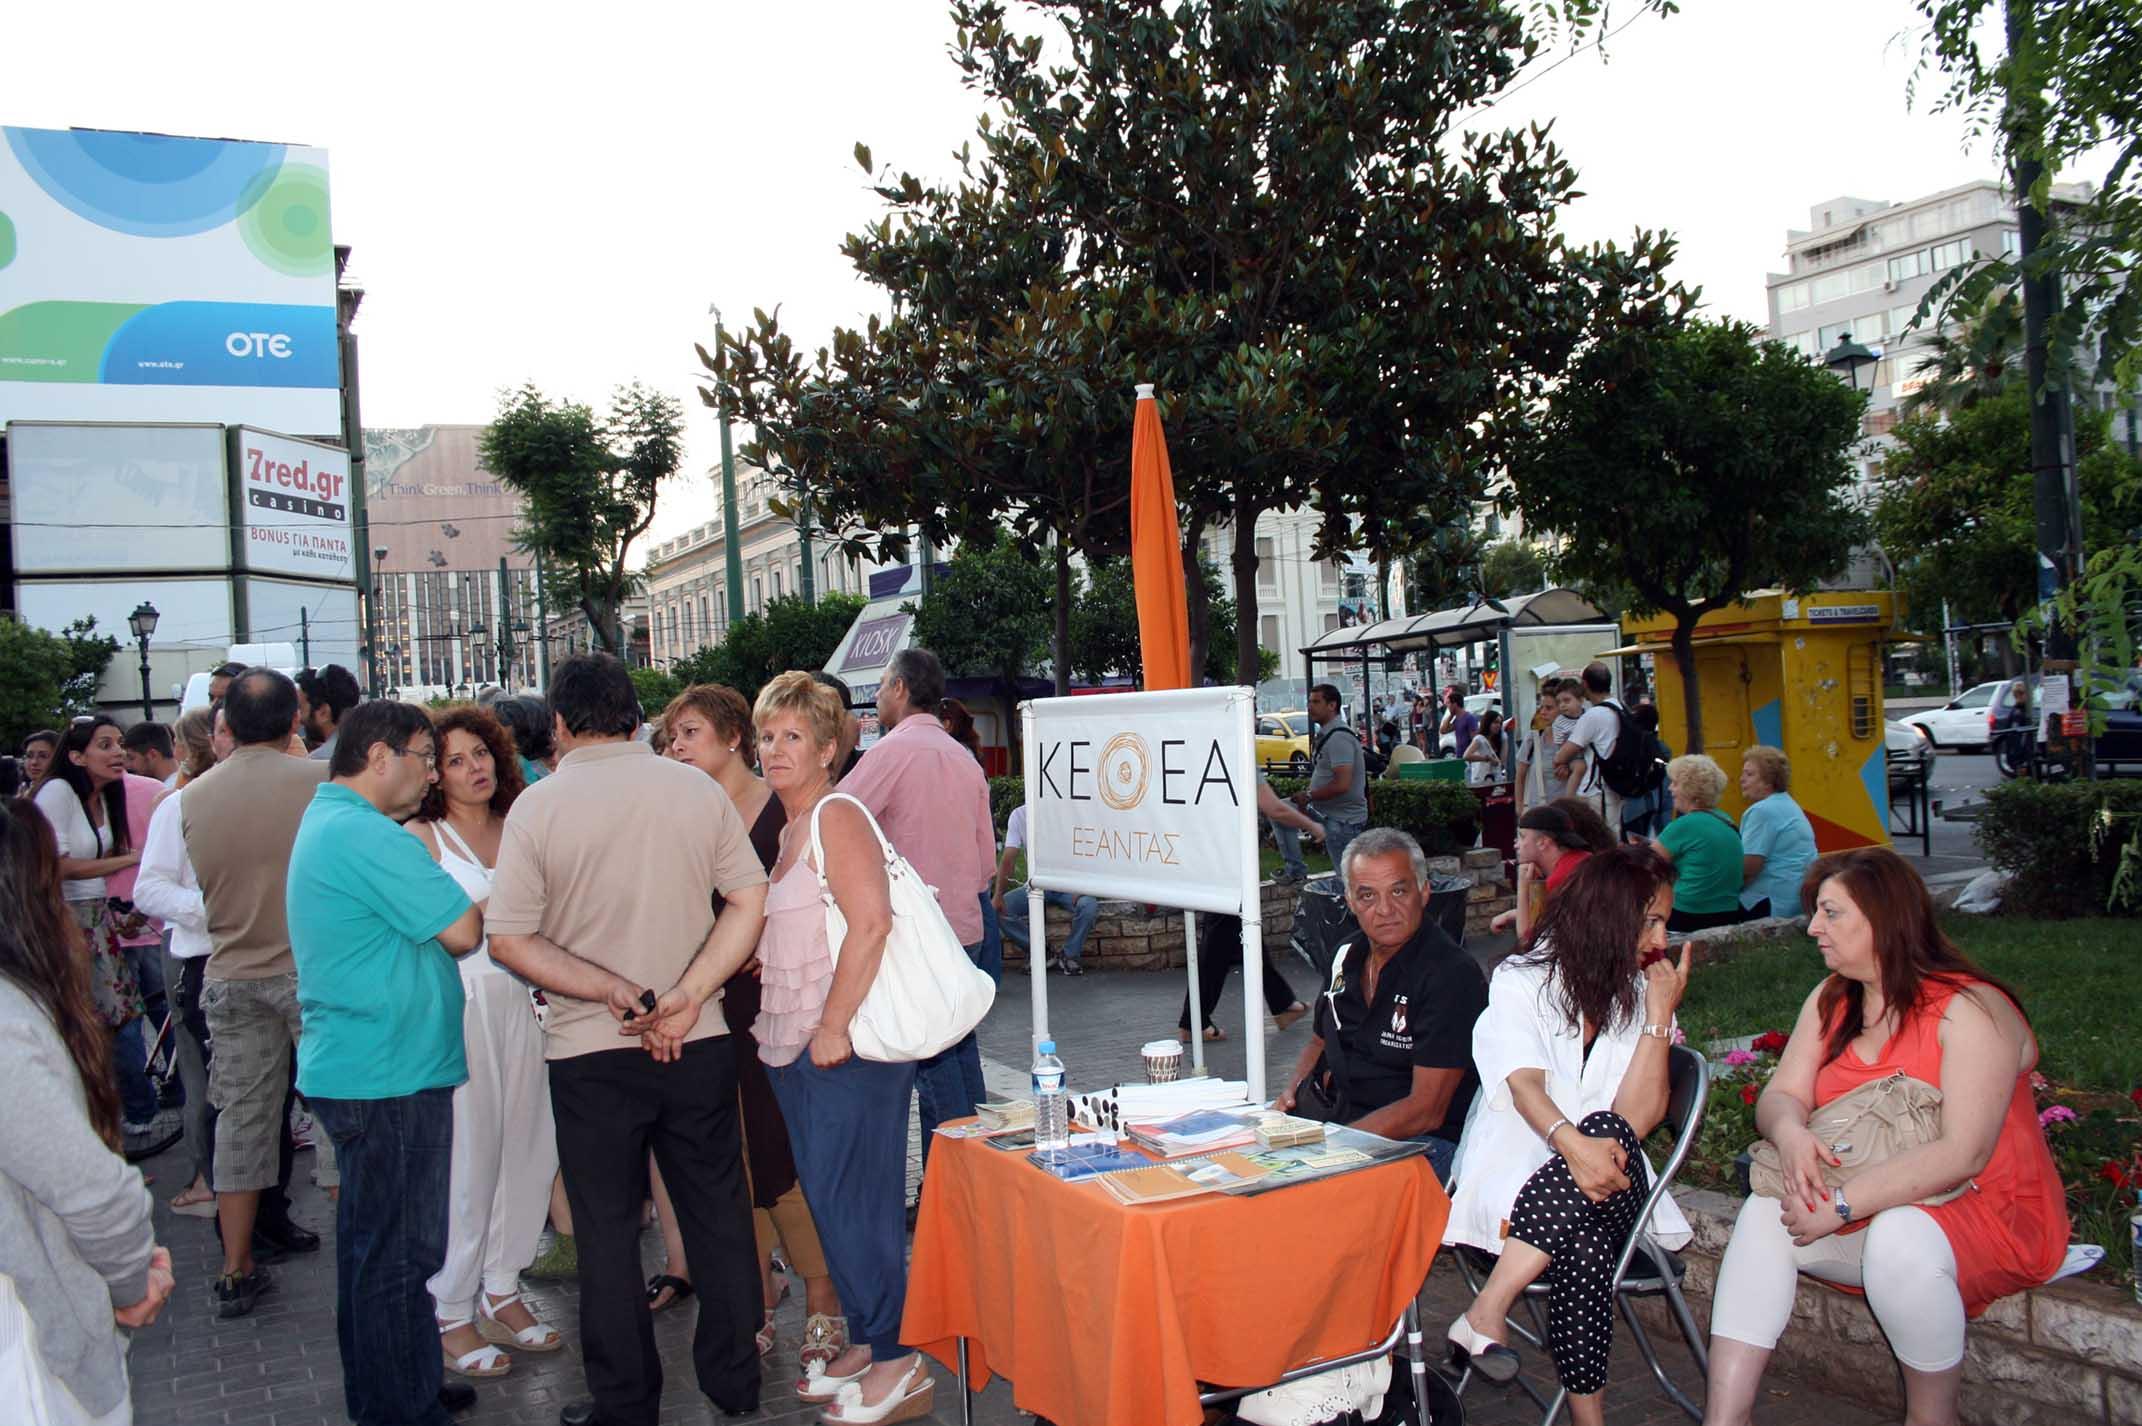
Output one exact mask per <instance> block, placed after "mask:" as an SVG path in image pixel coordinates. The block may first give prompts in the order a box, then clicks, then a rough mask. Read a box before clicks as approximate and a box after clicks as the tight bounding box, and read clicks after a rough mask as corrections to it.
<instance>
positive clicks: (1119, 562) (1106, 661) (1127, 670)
mask: <svg viewBox="0 0 2142 1426" xmlns="http://www.w3.org/2000/svg"><path fill="white" fill-rule="evenodd" d="M1198 572H1199V574H1200V576H1201V579H1202V583H1203V585H1204V595H1205V604H1206V607H1207V608H1208V609H1209V610H1210V613H1211V621H1212V623H1211V627H1212V631H1213V637H1212V639H1211V641H1210V643H1209V644H1208V645H1207V646H1206V649H1205V662H1204V665H1203V667H1202V668H1201V669H1200V670H1199V677H1200V678H1202V679H1204V680H1205V681H1206V682H1208V683H1215V684H1222V683H1232V682H1234V676H1235V647H1234V645H1235V602H1234V600H1232V599H1230V598H1228V597H1227V594H1226V590H1225V586H1224V585H1223V584H1222V583H1221V581H1220V572H1219V570H1217V569H1215V568H1213V566H1212V562H1211V561H1209V560H1204V561H1200V562H1199V565H1198ZM1258 653H1259V655H1260V658H1259V660H1258V674H1257V677H1258V680H1259V682H1262V681H1263V680H1264V679H1267V678H1270V677H1271V676H1272V675H1273V674H1274V673H1276V672H1277V671H1278V669H1279V654H1278V653H1277V651H1275V650H1272V649H1267V648H1262V647H1260V648H1259V649H1258ZM1071 667H1072V669H1073V670H1074V671H1076V672H1077V674H1078V676H1079V677H1080V678H1081V679H1084V680H1085V681H1086V682H1088V683H1100V682H1102V681H1103V680H1104V679H1108V678H1111V677H1123V678H1128V679H1130V680H1131V681H1132V682H1134V683H1142V682H1143V677H1144V662H1143V660H1142V658H1141V657H1140V648H1139V643H1138V599H1137V594H1136V591H1135V589H1134V587H1133V585H1132V581H1131V568H1130V561H1129V560H1127V559H1122V558H1107V559H1098V560H1095V561H1093V562H1092V563H1091V564H1090V565H1088V566H1087V568H1086V576H1085V585H1084V588H1083V589H1081V590H1080V592H1079V595H1078V600H1077V603H1076V605H1075V606H1074V607H1073V609H1072V611H1071Z"/></svg>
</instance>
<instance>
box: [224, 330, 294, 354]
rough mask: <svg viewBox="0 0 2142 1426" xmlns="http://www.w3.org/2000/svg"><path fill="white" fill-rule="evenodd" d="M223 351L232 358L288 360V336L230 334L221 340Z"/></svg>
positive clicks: (248, 333)
mask: <svg viewBox="0 0 2142 1426" xmlns="http://www.w3.org/2000/svg"><path fill="white" fill-rule="evenodd" d="M223 350H225V351H227V352H229V353H230V354H231V355H232V356H234V357H260V358H266V357H274V358H276V359H277V360H279V361H287V360H289V358H290V355H291V351H290V334H289V333H288V332H232V333H231V334H230V335H229V336H227V337H225V338H224V339H223Z"/></svg>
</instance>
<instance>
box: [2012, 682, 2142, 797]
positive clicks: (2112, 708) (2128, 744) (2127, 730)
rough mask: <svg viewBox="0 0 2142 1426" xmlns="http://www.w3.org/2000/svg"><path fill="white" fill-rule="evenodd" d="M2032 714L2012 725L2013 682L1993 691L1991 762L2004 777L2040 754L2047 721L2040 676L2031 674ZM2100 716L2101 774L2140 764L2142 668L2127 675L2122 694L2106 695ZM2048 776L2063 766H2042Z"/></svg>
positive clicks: (2015, 773) (2097, 746)
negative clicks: (2023, 724) (2022, 722)
mask: <svg viewBox="0 0 2142 1426" xmlns="http://www.w3.org/2000/svg"><path fill="white" fill-rule="evenodd" d="M2027 681H2028V683H2029V685H2030V703H2031V708H2030V712H2031V717H2030V721H2029V723H2028V725H2027V726H2026V727H2023V728H2012V727H2010V726H2009V724H2010V721H2011V720H2010V718H2009V710H2010V708H2011V707H2012V706H2013V704H2014V702H2015V695H2014V693H2013V692H2012V689H2013V687H2014V681H2013V680H2009V681H2007V682H2004V683H2002V684H2000V685H1999V686H1998V687H1997V688H1996V689H1995V690H1994V693H1993V701H1992V703H1991V704H1989V705H1988V707H1987V712H1986V727H1987V734H1988V737H1989V739H1990V740H1991V742H1992V748H1993V762H1994V766H1996V767H1998V768H1999V769H2000V771H2001V776H2003V777H2017V776H2020V775H2021V774H2022V773H2023V772H2024V771H2025V770H2026V769H2028V768H2029V767H2030V765H2031V762H2032V760H2033V758H2034V757H2035V756H2036V753H2037V742H2038V737H2039V735H2040V733H2041V732H2042V730H2043V728H2044V724H2045V715H2044V713H2043V711H2042V704H2041V700H2040V698H2039V693H2040V691H2041V677H2040V675H2038V674H2035V673H2034V674H2031V675H2029V677H2028V680H2027ZM2101 702H2102V709H2101V714H2102V716H2103V718H2104V729H2103V731H2101V732H2100V733H2099V734H2098V735H2097V741H2096V743H2095V744H2094V745H2093V747H2092V749H2091V751H2092V753H2093V755H2094V757H2095V760H2096V763H2097V770H2098V771H2099V772H2100V773H2116V772H2118V771H2120V770H2121V769H2122V768H2123V767H2130V768H2131V767H2142V671H2136V672H2133V673H2130V674H2128V676H2127V683H2126V686H2125V687H2123V688H2121V689H2120V690H2119V691H2118V692H2115V693H2111V694H2108V695H2106V696H2105V697H2104V698H2103V699H2102V700H2101ZM2043 772H2044V773H2045V775H2048V776H2062V775H2065V774H2066V772H2067V768H2066V767H2065V765H2064V764H2063V765H2061V766H2058V767H2053V768H2047V769H2043Z"/></svg>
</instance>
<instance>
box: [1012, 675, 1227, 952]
mask: <svg viewBox="0 0 2142 1426" xmlns="http://www.w3.org/2000/svg"><path fill="white" fill-rule="evenodd" d="M1255 703H1256V693H1255V690H1253V689H1248V688H1192V689H1179V690H1172V691H1169V692H1165V693H1111V694H1099V695H1095V696H1092V697H1087V698H1041V699H1036V700H1034V701H1033V702H1031V703H1028V704H1027V705H1026V716H1027V718H1028V720H1029V721H1028V728H1027V739H1028V742H1027V747H1028V750H1029V751H1028V758H1027V765H1026V801H1027V851H1026V856H1027V869H1028V874H1029V876H1030V878H1031V880H1032V882H1033V884H1034V885H1036V886H1039V887H1042V888H1043V889H1045V890H1049V891H1074V892H1087V893H1090V894H1092V895H1095V896H1104V897H1116V898H1122V899H1125V900H1132V901H1150V902H1154V903H1157V904H1159V905H1163V906H1180V907H1183V908H1185V909H1188V910H1194V911H1218V912H1225V913H1227V914H1230V915H1234V914H1239V913H1240V912H1241V911H1242V909H1243V906H1244V897H1245V895H1247V896H1250V897H1254V896H1255V895H1256V891H1255V882H1254V877H1253V876H1250V877H1246V876H1245V867H1248V868H1252V869H1253V868H1254V867H1255V866H1256V856H1257V848H1256V843H1255V832H1256V806H1257V783H1256V777H1257V770H1256V762H1255V758H1254V756H1253V754H1252V751H1251V748H1252V743H1251V736H1250V734H1251V722H1252V719H1253V716H1254V709H1255ZM1246 882H1247V883H1248V884H1247V885H1245V883H1246Z"/></svg>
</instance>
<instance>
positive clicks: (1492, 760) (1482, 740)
mask: <svg viewBox="0 0 2142 1426" xmlns="http://www.w3.org/2000/svg"><path fill="white" fill-rule="evenodd" d="M1502 738H1503V733H1502V715H1501V714H1499V713H1489V714H1487V715H1485V716H1484V717H1482V718H1481V720H1480V731H1479V732H1477V733H1475V734H1473V740H1472V742H1470V743H1469V744H1467V745H1466V748H1465V754H1464V757H1465V781H1466V784H1467V785H1468V786H1470V787H1486V786H1488V785H1489V784H1491V783H1497V782H1501V781H1502Z"/></svg>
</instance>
